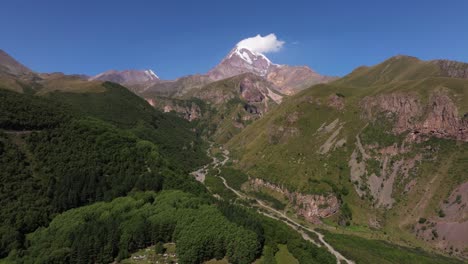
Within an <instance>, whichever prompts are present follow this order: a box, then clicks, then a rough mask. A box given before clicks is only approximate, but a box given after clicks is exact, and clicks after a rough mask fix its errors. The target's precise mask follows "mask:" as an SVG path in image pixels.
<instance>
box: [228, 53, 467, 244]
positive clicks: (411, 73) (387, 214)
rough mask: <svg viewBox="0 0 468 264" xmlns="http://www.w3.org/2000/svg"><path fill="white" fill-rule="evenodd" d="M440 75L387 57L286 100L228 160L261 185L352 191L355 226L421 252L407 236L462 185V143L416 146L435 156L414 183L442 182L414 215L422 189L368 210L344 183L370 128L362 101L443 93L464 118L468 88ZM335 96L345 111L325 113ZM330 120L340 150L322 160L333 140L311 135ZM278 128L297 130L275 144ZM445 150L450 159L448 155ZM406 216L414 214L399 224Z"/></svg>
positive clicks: (237, 142) (234, 143)
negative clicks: (374, 222)
mask: <svg viewBox="0 0 468 264" xmlns="http://www.w3.org/2000/svg"><path fill="white" fill-rule="evenodd" d="M439 75H440V74H439V72H438V71H437V69H435V68H434V67H433V65H432V64H430V63H426V62H422V61H419V60H417V59H414V58H407V57H400V58H392V59H390V60H388V61H386V62H384V63H382V64H380V65H377V66H375V67H371V68H359V69H357V70H356V71H355V72H353V73H352V74H350V76H348V77H344V78H343V79H340V80H338V81H335V82H333V83H331V84H326V85H323V84H322V85H316V86H314V87H312V88H310V89H307V90H304V91H302V92H301V93H299V94H297V95H295V96H293V97H290V98H288V99H287V100H285V102H284V103H283V104H281V106H280V107H278V108H276V109H275V110H273V111H271V112H270V113H268V114H267V115H266V116H265V117H264V118H262V119H261V120H259V121H257V122H255V123H253V124H252V125H250V126H249V127H247V128H246V129H245V130H244V131H242V132H241V133H240V134H239V135H237V136H236V137H234V138H233V139H232V140H231V141H229V142H228V147H229V148H230V149H231V150H232V153H233V156H234V158H236V159H238V163H237V167H238V168H239V169H241V170H243V171H244V172H246V173H247V174H248V175H249V176H251V177H258V178H264V179H266V180H268V181H271V182H274V183H278V184H283V185H284V186H287V187H289V188H291V189H296V190H300V191H302V192H310V193H317V192H323V191H330V187H327V186H326V185H324V184H323V182H324V181H328V182H330V181H331V182H333V183H334V184H336V185H337V186H340V188H341V187H345V188H347V189H348V190H350V192H349V194H348V195H347V196H345V197H344V201H345V202H346V203H348V204H349V205H350V207H351V209H352V212H353V226H356V225H357V226H361V227H363V229H364V230H368V220H369V218H377V219H382V220H383V226H384V231H385V232H386V233H387V234H388V236H389V239H392V240H393V242H398V243H405V244H412V245H419V246H422V245H423V243H421V242H420V241H417V240H416V239H415V238H414V236H413V235H411V234H409V233H408V232H406V231H407V230H408V229H409V228H411V224H413V223H414V222H415V221H417V219H418V217H420V216H427V215H431V214H434V211H435V210H436V208H437V206H438V203H439V202H441V200H443V198H445V197H447V196H448V194H449V192H450V191H451V190H452V189H453V188H454V186H456V185H457V184H460V183H462V182H464V181H466V180H468V178H467V177H468V176H467V175H465V174H463V170H466V164H463V162H461V161H463V160H466V155H467V154H466V152H467V151H466V150H467V149H468V146H467V144H466V143H463V144H456V143H455V142H454V141H451V140H434V141H430V142H428V143H427V144H426V145H424V144H423V145H420V146H418V145H417V146H415V147H414V149H413V152H412V153H411V154H415V153H418V152H422V153H423V152H424V150H423V149H424V147H426V146H427V145H430V146H432V147H435V148H436V149H438V152H437V153H435V154H434V155H435V156H437V162H436V163H434V162H431V161H426V162H423V163H422V165H421V166H420V170H419V173H418V175H417V176H416V177H417V179H418V181H419V182H421V183H424V182H428V181H429V180H430V177H431V175H432V174H431V172H434V171H439V173H440V174H441V176H440V179H441V182H443V183H444V184H440V188H438V186H439V184H436V185H429V186H427V187H429V188H430V190H431V192H432V196H431V197H430V200H429V205H428V206H427V207H425V208H424V210H422V211H421V212H418V213H414V212H412V208H414V206H415V204H416V203H418V202H419V201H420V200H421V199H422V198H423V194H424V192H425V191H424V188H426V185H417V186H416V188H415V190H414V191H413V192H411V194H410V195H409V196H408V195H406V196H405V195H401V191H402V189H398V188H401V187H397V190H398V192H396V194H395V195H396V197H395V198H396V200H397V203H396V206H395V207H394V208H393V209H391V210H389V211H386V210H383V209H371V208H372V207H371V203H370V202H369V201H367V200H362V199H361V198H360V197H359V196H358V195H357V194H356V192H355V191H354V187H353V184H352V183H351V182H350V180H349V174H350V172H349V168H348V161H349V159H350V156H351V153H352V152H353V150H354V149H355V146H356V145H355V144H356V135H358V134H360V133H362V132H363V131H364V127H365V126H366V124H367V123H368V121H366V120H363V119H362V118H361V117H360V114H361V112H360V108H359V102H360V100H361V99H362V98H364V97H365V96H372V95H377V94H385V93H392V92H411V93H415V94H418V95H419V96H420V97H421V98H422V100H423V101H424V100H427V98H428V97H429V95H430V93H431V92H432V91H434V90H436V89H441V88H444V89H448V91H449V94H450V95H451V97H452V99H454V101H455V103H456V104H457V106H458V108H459V114H460V115H462V114H463V113H465V112H466V111H467V110H468V81H467V80H462V79H454V78H447V77H443V76H439ZM333 94H341V95H344V99H345V110H344V111H338V110H336V109H334V108H331V107H329V106H327V98H328V97H329V96H330V95H333ZM318 101H319V103H318ZM294 113H297V115H298V117H299V118H298V120H297V121H296V122H293V123H291V122H290V121H288V118H290V117H291V116H292V115H293V114H294ZM336 119H338V120H339V122H340V123H343V128H342V130H341V131H340V133H339V134H338V137H337V138H338V139H341V138H344V139H346V145H345V146H344V147H341V148H338V149H336V150H334V151H330V152H328V153H327V154H324V155H323V154H319V153H318V151H319V149H320V146H322V145H323V144H324V142H325V141H326V140H327V139H328V138H329V137H330V135H331V133H325V134H321V133H317V129H318V128H319V127H320V126H321V125H322V124H326V125H328V124H330V123H331V122H332V121H334V120H336ZM279 127H283V128H288V127H289V128H291V127H293V128H296V129H298V131H299V135H298V136H297V135H296V136H289V137H288V136H283V137H279V139H278V138H274V137H272V132H271V131H275V130H278V128H279ZM336 128H338V126H337V127H336ZM336 128H335V129H334V130H336ZM379 129H380V132H379V133H374V134H371V137H374V138H373V139H375V140H376V141H378V142H379V141H382V140H384V138H385V137H387V136H386V135H387V134H386V133H385V130H384V128H383V127H381V128H378V129H377V130H379ZM449 151H450V152H451V153H452V154H453V155H449V154H448V152H449ZM455 157H458V159H457V160H458V161H455V163H456V164H457V165H456V166H451V167H450V169H449V167H448V166H447V167H441V166H440V165H441V164H442V165H443V164H451V163H452V162H453V161H454V159H455ZM444 168H445V170H444ZM449 171H450V172H449ZM409 213H413V215H411V216H410V219H409V220H408V222H405V225H402V223H403V221H404V220H405V221H406V217H407V216H408V215H409ZM402 228H403V229H402ZM402 230H406V231H405V232H402ZM350 231H352V230H350ZM365 233H367V231H366V232H365ZM364 235H366V234H364ZM388 236H387V235H386V236H385V237H388Z"/></svg>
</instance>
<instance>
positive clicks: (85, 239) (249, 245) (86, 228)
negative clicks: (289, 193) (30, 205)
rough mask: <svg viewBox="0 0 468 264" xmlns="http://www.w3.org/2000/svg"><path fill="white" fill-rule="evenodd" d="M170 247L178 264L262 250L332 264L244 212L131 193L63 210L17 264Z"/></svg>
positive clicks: (244, 258) (322, 253)
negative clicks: (281, 249)
mask: <svg viewBox="0 0 468 264" xmlns="http://www.w3.org/2000/svg"><path fill="white" fill-rule="evenodd" d="M169 241H173V242H175V243H176V244H177V255H178V258H179V261H180V262H181V263H201V262H203V261H206V260H210V259H213V258H216V259H222V258H223V257H225V256H226V257H227V258H228V260H229V262H230V263H242V264H244V263H245V264H247V263H252V262H253V261H254V260H255V259H257V258H258V257H259V256H260V255H261V254H262V248H263V247H264V245H268V247H267V248H270V249H272V251H273V253H275V252H276V251H278V244H287V245H288V248H289V250H290V251H291V252H292V253H293V254H294V256H295V257H296V258H298V259H299V260H300V262H301V263H325V264H326V263H335V259H334V257H333V256H332V255H330V254H329V253H328V252H327V251H326V250H325V249H323V248H317V247H315V246H313V245H312V244H310V243H308V242H306V241H304V240H303V239H302V238H301V237H300V236H299V235H298V234H297V233H296V232H294V231H292V230H290V229H289V228H288V227H287V226H285V225H283V224H281V223H280V222H278V221H275V220H271V219H267V218H265V217H263V216H260V215H258V214H256V213H255V212H253V211H249V210H248V209H245V208H242V207H239V206H235V205H232V204H228V203H223V202H220V203H218V204H213V203H212V202H210V199H203V198H200V197H197V196H195V195H193V194H187V193H184V192H181V191H164V192H161V193H159V194H156V193H154V192H144V193H143V192H135V193H131V194H130V195H129V196H127V197H121V198H117V199H115V200H113V201H111V202H98V203H94V204H92V205H88V206H84V207H80V208H77V209H72V210H68V211H66V212H64V213H62V214H60V215H58V216H57V217H55V218H54V220H53V221H52V222H51V223H50V225H49V226H48V227H47V228H40V229H38V230H37V231H36V232H34V233H32V234H30V235H28V236H27V245H29V246H28V247H27V248H26V249H25V250H23V251H18V252H16V254H15V255H13V256H10V259H9V260H11V261H14V262H17V263H109V262H112V261H113V260H114V259H117V260H119V259H124V258H127V257H128V256H129V254H130V253H131V252H132V251H135V250H137V249H139V248H144V247H147V246H150V245H154V244H157V243H158V242H169Z"/></svg>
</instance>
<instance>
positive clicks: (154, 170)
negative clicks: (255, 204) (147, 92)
mask: <svg viewBox="0 0 468 264" xmlns="http://www.w3.org/2000/svg"><path fill="white" fill-rule="evenodd" d="M106 85H107V86H106V87H107V88H108V89H109V90H108V91H107V92H108V93H110V94H66V93H60V92H54V93H53V94H51V95H49V96H46V97H45V98H44V97H37V96H33V95H25V94H17V93H14V92H9V91H3V90H0V97H1V99H2V101H1V102H0V113H2V114H1V115H0V167H1V168H2V170H1V171H0V182H1V184H0V205H1V208H0V221H1V228H0V237H1V239H0V258H5V257H7V256H8V257H7V258H6V261H8V262H13V263H107V262H112V261H114V260H115V259H117V260H118V259H124V258H126V257H128V256H129V254H130V253H132V252H134V251H136V250H138V249H141V248H144V247H147V246H149V245H154V244H156V243H157V242H169V241H172V242H175V243H176V244H177V253H178V257H179V260H180V262H181V263H200V262H202V261H205V260H209V259H213V258H217V259H222V258H224V257H227V258H228V259H229V261H230V262H232V263H252V262H253V261H254V260H255V259H258V258H259V257H260V256H261V255H266V256H267V257H266V258H264V259H265V260H268V256H269V255H271V254H273V255H274V254H275V253H276V252H277V251H278V245H279V244H286V245H287V246H288V248H289V250H290V251H291V253H292V254H294V256H295V257H296V258H297V259H299V260H300V261H301V263H334V262H335V259H334V257H333V256H332V255H330V254H329V253H328V252H327V251H326V250H325V249H321V248H317V247H315V246H313V245H312V244H310V243H308V242H306V241H305V240H303V239H302V238H301V237H300V236H299V235H298V234H297V233H296V232H294V231H292V230H290V229H289V227H287V226H285V225H284V224H281V223H280V222H278V221H275V220H272V219H269V218H266V217H264V216H261V215H258V214H257V213H256V212H254V211H252V210H250V209H246V208H243V207H240V206H237V205H233V204H229V203H227V202H222V201H216V200H215V199H214V198H212V197H211V195H210V194H209V193H208V191H207V190H206V188H205V187H204V186H203V185H202V184H200V183H198V182H196V181H195V180H194V179H193V178H192V177H190V176H188V174H187V172H188V171H192V170H194V169H195V168H197V167H198V166H199V165H201V164H204V163H206V162H207V157H206V156H205V145H204V144H203V142H202V141H201V139H200V138H199V137H198V135H196V134H195V132H193V131H192V129H191V127H190V124H189V123H188V122H186V121H185V120H182V119H180V118H178V117H175V116H172V115H166V114H162V113H160V112H157V111H155V110H152V109H151V108H149V107H147V105H146V102H144V101H142V100H141V99H139V98H132V96H133V95H129V94H127V93H126V92H125V91H122V90H121V87H120V86H118V85H113V84H106ZM117 95H120V96H123V97H124V98H125V97H127V96H128V97H129V98H127V99H124V100H122V102H121V103H122V105H123V106H122V107H124V108H126V107H127V106H125V104H126V102H127V103H128V107H129V108H128V109H130V110H129V112H128V115H126V114H125V113H123V112H119V111H115V112H114V109H113V108H112V106H109V105H106V102H105V101H106V100H110V102H108V103H109V104H113V103H114V104H117V102H116V101H117V100H118V96H117ZM114 97H115V98H114ZM109 98H111V99H109ZM113 100H115V102H113ZM91 104H93V105H94V106H93V107H91ZM130 105H133V106H132V107H135V105H136V108H133V109H132V108H131V106H130ZM79 106H80V107H79ZM114 107H115V106H114ZM78 108H79V109H78ZM140 116H141V118H140ZM145 191H146V192H145ZM119 197H120V198H119ZM73 208H75V209H73Z"/></svg>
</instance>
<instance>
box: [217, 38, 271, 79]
mask: <svg viewBox="0 0 468 264" xmlns="http://www.w3.org/2000/svg"><path fill="white" fill-rule="evenodd" d="M278 66H279V65H277V64H274V63H272V62H271V61H270V60H269V59H268V58H267V57H266V56H265V55H263V54H262V53H260V52H256V51H253V50H251V49H249V48H248V47H245V46H241V45H236V46H235V47H234V48H233V49H232V50H231V52H229V54H228V55H227V56H226V57H224V59H223V60H222V61H221V63H220V64H218V65H217V66H216V67H215V68H213V69H212V70H211V71H209V72H208V76H210V78H212V79H214V80H221V79H224V78H227V77H231V76H235V75H239V74H242V73H247V72H251V73H254V74H256V75H258V76H262V77H265V76H266V75H267V74H268V73H269V72H270V71H271V69H272V68H276V67H278Z"/></svg>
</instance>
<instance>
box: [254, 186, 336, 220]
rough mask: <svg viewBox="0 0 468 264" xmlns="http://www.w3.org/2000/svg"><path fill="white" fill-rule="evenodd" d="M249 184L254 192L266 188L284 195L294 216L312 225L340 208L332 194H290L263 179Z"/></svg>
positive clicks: (286, 190)
mask: <svg viewBox="0 0 468 264" xmlns="http://www.w3.org/2000/svg"><path fill="white" fill-rule="evenodd" d="M250 184H251V185H252V186H253V188H254V189H255V190H258V189H259V188H262V187H263V188H268V189H270V190H273V191H275V192H278V193H281V194H282V195H284V196H285V197H286V198H287V199H288V200H289V202H290V203H291V205H292V206H293V207H294V209H295V211H296V214H297V215H300V216H302V217H304V218H305V219H306V220H307V221H309V222H312V223H320V218H326V217H329V216H332V215H334V214H335V213H337V212H338V210H339V208H340V202H339V200H338V198H337V197H336V196H335V195H333V194H328V195H319V194H303V193H299V192H291V191H289V190H288V189H286V188H284V187H280V186H277V185H275V184H272V183H269V182H267V181H265V180H263V179H258V178H256V179H251V180H250Z"/></svg>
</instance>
